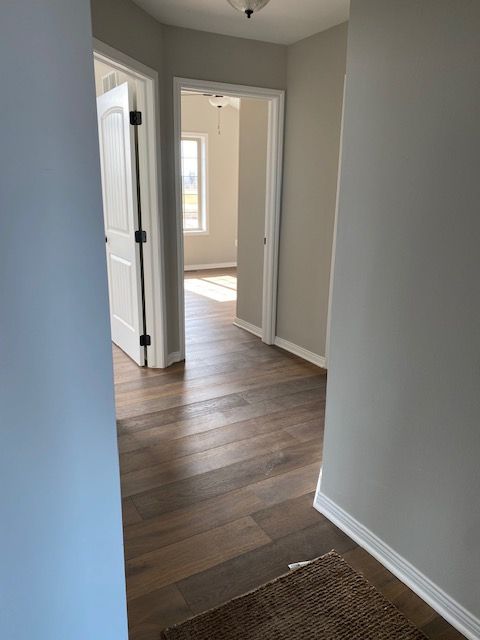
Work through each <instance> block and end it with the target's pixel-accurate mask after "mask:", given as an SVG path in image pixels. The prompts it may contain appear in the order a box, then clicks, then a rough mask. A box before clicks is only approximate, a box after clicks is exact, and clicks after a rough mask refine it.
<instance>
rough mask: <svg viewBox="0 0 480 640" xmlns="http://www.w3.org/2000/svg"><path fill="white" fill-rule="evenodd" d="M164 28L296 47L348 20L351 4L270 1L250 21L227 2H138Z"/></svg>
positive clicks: (347, 1)
mask: <svg viewBox="0 0 480 640" xmlns="http://www.w3.org/2000/svg"><path fill="white" fill-rule="evenodd" d="M134 1H135V3H136V4H138V5H139V6H140V7H142V9H144V10H145V11H147V12H148V13H150V14H151V15H152V16H154V17H155V18H156V19H157V20H159V21H160V22H163V23H164V24H170V25H176V26H179V27H187V28H189V29H199V30H200V31H210V32H213V33H223V34H226V35H229V36H238V37H241V38H252V39H254V40H265V41H266V42H277V43H279V44H292V43H293V42H297V40H301V39H302V38H306V37H308V36H311V35H313V34H314V33H318V32H319V31H323V30H325V29H328V28H329V27H333V26H334V25H336V24H340V23H341V22H344V21H345V20H347V19H348V14H349V8H350V0H270V2H269V4H267V6H266V7H265V8H264V9H262V10H261V11H259V12H258V13H255V14H254V15H253V16H252V18H251V19H250V20H248V19H247V18H246V16H244V15H242V14H241V13H240V12H239V11H236V10H235V9H234V8H233V7H232V6H231V5H230V4H229V3H228V2H227V0H134Z"/></svg>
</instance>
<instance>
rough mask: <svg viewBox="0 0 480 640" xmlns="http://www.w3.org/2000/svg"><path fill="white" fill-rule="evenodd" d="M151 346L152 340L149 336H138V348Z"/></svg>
mask: <svg viewBox="0 0 480 640" xmlns="http://www.w3.org/2000/svg"><path fill="white" fill-rule="evenodd" d="M151 344H152V339H151V337H150V336H149V335H147V334H144V335H143V336H140V346H141V347H149V346H150V345H151Z"/></svg>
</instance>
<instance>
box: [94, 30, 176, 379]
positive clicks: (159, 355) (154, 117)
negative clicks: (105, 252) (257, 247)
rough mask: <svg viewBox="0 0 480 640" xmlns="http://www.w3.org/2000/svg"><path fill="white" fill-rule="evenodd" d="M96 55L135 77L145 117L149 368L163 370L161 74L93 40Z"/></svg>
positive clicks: (142, 153)
mask: <svg viewBox="0 0 480 640" xmlns="http://www.w3.org/2000/svg"><path fill="white" fill-rule="evenodd" d="M93 56H94V59H95V60H98V61H100V62H105V63H107V64H108V65H110V66H111V67H113V68H115V69H117V70H118V71H123V72H125V73H128V74H130V75H131V76H133V77H134V78H135V83H136V89H137V110H138V111H141V112H142V116H143V117H142V119H143V122H142V125H141V126H140V127H138V143H139V144H138V146H139V164H140V199H141V207H142V227H143V229H144V230H145V231H146V233H147V242H146V243H145V244H144V245H143V268H144V279H145V312H146V320H147V330H148V334H149V335H150V337H151V346H149V347H148V366H149V367H159V368H163V367H166V366H167V359H168V357H167V337H166V314H165V310H166V297H165V282H164V274H165V261H164V249H163V244H162V238H163V237H164V234H163V215H162V184H161V173H160V169H161V158H160V149H161V146H160V124H159V108H158V105H159V99H158V96H159V90H158V86H159V84H158V73H157V72H156V71H154V70H153V69H150V68H149V67H147V66H145V65H144V64H142V63H141V62H138V61H137V60H134V59H133V58H130V57H129V56H127V55H125V54H124V53H122V52H120V51H117V50H116V49H113V48H112V47H110V46H109V45H107V44H105V43H103V42H101V41H100V40H97V39H96V38H94V39H93Z"/></svg>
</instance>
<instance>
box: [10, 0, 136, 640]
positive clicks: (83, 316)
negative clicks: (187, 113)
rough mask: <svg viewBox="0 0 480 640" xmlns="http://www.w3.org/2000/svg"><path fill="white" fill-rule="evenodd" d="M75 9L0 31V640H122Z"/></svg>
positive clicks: (83, 19)
mask: <svg viewBox="0 0 480 640" xmlns="http://www.w3.org/2000/svg"><path fill="white" fill-rule="evenodd" d="M92 64H93V63H92V53H91V27H90V14H89V3H88V0H21V1H18V0H6V1H5V2H3V3H2V18H1V21H0V69H1V87H2V89H1V94H0V104H1V110H2V124H1V138H0V139H1V154H0V304H1V307H0V549H1V568H0V638H2V640H3V639H4V640H27V639H28V640H32V639H35V640H125V639H126V638H127V631H126V609H125V586H124V572H123V554H122V532H121V510H120V494H119V473H118V457H117V447H116V438H115V424H114V405H113V394H112V364H111V350H110V344H109V324H108V307H107V284H106V273H105V252H104V233H103V221H102V212H101V193H100V180H99V160H98V146H97V145H98V143H97V137H96V114H95V97H94V86H93V68H92Z"/></svg>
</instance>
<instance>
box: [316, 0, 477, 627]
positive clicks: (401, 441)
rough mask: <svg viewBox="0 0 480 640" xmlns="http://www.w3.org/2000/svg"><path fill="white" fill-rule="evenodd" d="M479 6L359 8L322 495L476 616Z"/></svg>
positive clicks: (353, 27) (351, 63) (441, 2)
mask: <svg viewBox="0 0 480 640" xmlns="http://www.w3.org/2000/svg"><path fill="white" fill-rule="evenodd" d="M479 32H480V5H479V3H477V2H471V1H470V0H455V2H451V0H423V1H422V2H418V1H417V0H403V1H402V2H398V1H397V0H353V2H352V14H351V21H350V26H349V42H348V63H347V90H346V112H345V129H344V146H343V162H342V181H341V191H340V212H339V224H338V242H337V253H336V266H335V281H334V292H333V317H332V343H331V358H330V371H329V381H328V394H327V424H326V437H325V452H324V467H323V477H322V483H321V490H322V492H323V493H325V494H326V495H327V496H328V497H329V498H330V499H332V500H333V501H334V502H336V503H337V504H338V505H340V506H341V507H342V508H343V509H345V510H346V511H347V512H348V513H349V514H351V515H352V516H354V517H355V518H356V519H357V520H359V521H360V522H361V523H362V524H363V525H365V526H366V527H367V528H368V529H370V530H371V531H372V532H373V533H374V534H376V535H377V536H379V537H380V538H381V539H382V540H383V541H385V542H386V543H387V544H389V545H390V546H391V547H393V549H394V550H396V551H397V552H398V553H400V554H401V555H402V556H403V557H404V558H406V559H407V560H408V561H409V562H411V563H412V564H413V565H414V566H415V567H416V568H417V569H418V570H420V571H421V572H423V573H424V574H425V575H426V576H427V577H428V578H430V579H431V580H433V581H434V582H435V583H436V584H437V585H438V586H440V587H441V588H442V589H444V590H445V591H446V592H447V594H449V595H450V596H452V597H453V598H455V599H456V600H458V602H459V603H461V604H462V605H463V606H464V607H466V608H467V609H468V610H470V612H472V613H473V614H475V615H476V616H480V581H479V579H478V576H479V575H480V554H479V553H478V552H477V547H478V533H479V531H480V509H479V508H478V496H479V495H480V474H479V472H478V466H479V457H480V432H479V424H480V400H479V392H478V389H479V385H480V369H479V353H480V331H479V315H480V302H479V296H478V290H479V284H478V282H479V273H480V251H479V238H480V217H479V215H478V208H479V202H480V181H479V179H478V153H479V148H480V126H479V117H478V105H479V104H480V84H479V82H478V62H479V60H480V39H479V38H478V34H479Z"/></svg>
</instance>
